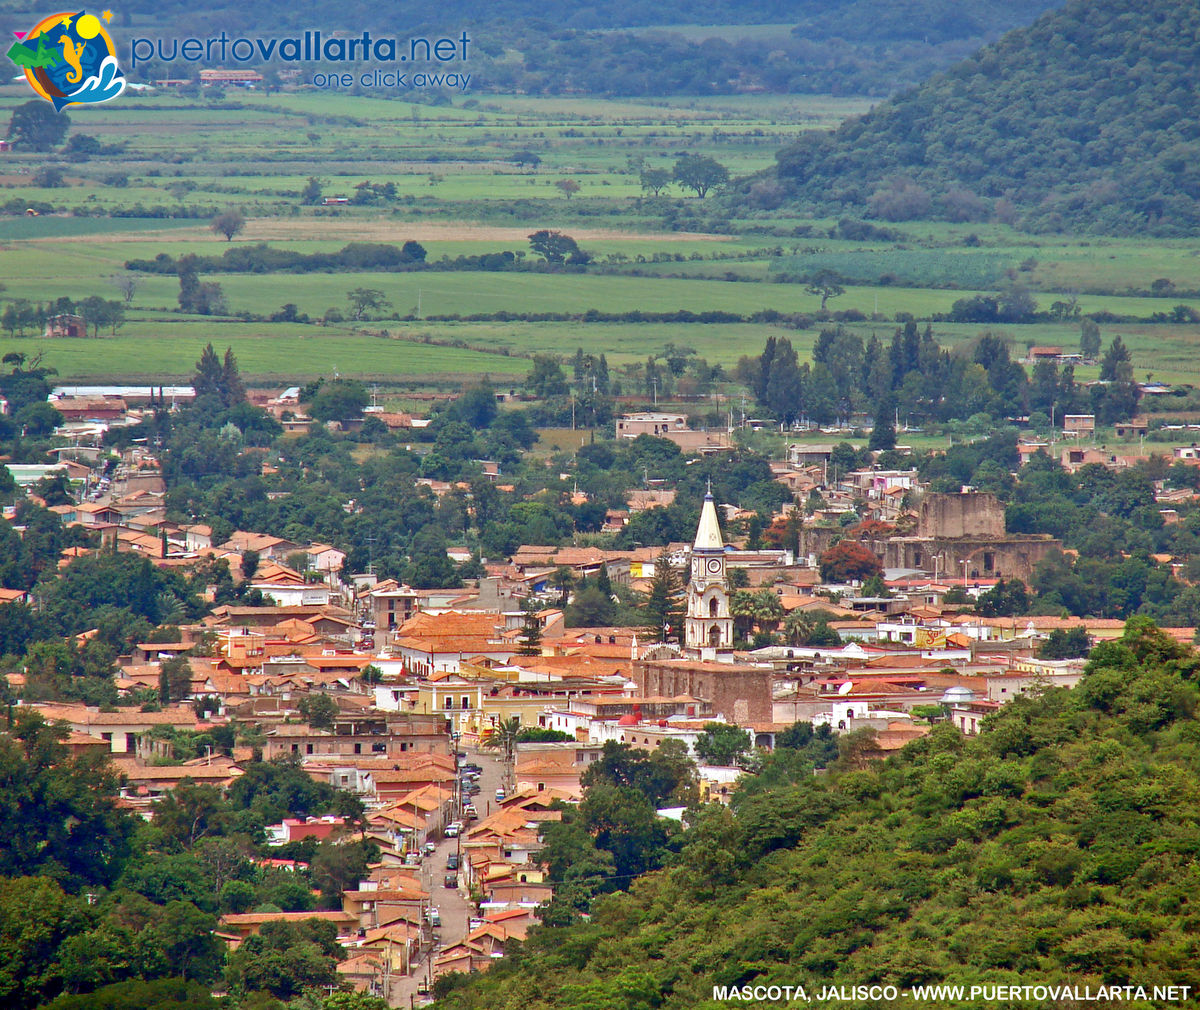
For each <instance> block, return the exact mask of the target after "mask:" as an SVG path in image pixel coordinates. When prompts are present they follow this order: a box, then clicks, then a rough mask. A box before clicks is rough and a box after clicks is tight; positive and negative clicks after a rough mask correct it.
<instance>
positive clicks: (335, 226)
mask: <svg viewBox="0 0 1200 1010" xmlns="http://www.w3.org/2000/svg"><path fill="white" fill-rule="evenodd" d="M532 230H535V229H534V226H533V225H530V226H528V227H525V228H502V227H500V226H498V225H486V224H472V223H470V222H457V221H408V222H405V221H380V220H375V221H364V220H362V219H361V218H357V219H356V218H345V219H336V218H335V219H333V220H330V219H328V218H323V219H320V220H314V219H312V218H309V219H307V220H306V219H300V220H290V219H281V218H262V219H260V220H255V221H249V222H247V224H246V230H245V231H244V232H242V234H241V235H240V236H238V241H241V242H261V241H264V240H267V239H277V240H279V239H293V240H294V239H316V238H345V239H347V240H354V239H357V240H359V241H367V242H372V241H373V242H395V241H399V240H408V239H412V240H413V241H414V242H522V243H524V242H525V241H527V240H528V238H529V233H530V231H532ZM565 230H566V231H568V232H570V235H571V237H572V238H574V239H576V240H577V241H581V242H601V241H605V240H610V239H611V240H616V241H639V242H684V241H691V242H696V241H704V242H728V241H730V236H728V235H709V234H704V233H700V232H685V231H672V232H653V233H642V232H629V231H612V230H609V229H604V228H568V229H565Z"/></svg>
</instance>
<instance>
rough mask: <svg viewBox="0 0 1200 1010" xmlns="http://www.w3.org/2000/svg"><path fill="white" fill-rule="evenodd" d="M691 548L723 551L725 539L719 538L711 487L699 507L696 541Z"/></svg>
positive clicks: (719, 531)
mask: <svg viewBox="0 0 1200 1010" xmlns="http://www.w3.org/2000/svg"><path fill="white" fill-rule="evenodd" d="M692 549H693V550H697V551H722V552H723V551H724V550H725V541H724V540H722V539H721V526H720V524H719V523H718V522H717V507H716V505H715V504H714V503H713V496H712V488H711V487H710V488H709V489H708V494H706V495H705V496H704V505H703V506H702V507H701V509H700V525H699V526H697V527H696V542H695V543H694V544H692Z"/></svg>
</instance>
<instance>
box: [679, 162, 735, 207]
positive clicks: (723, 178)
mask: <svg viewBox="0 0 1200 1010" xmlns="http://www.w3.org/2000/svg"><path fill="white" fill-rule="evenodd" d="M671 175H672V178H674V180H675V181H676V182H677V183H679V185H681V186H683V187H684V189H690V190H692V191H693V192H694V193H695V194H696V197H697V198H698V199H700V200H703V199H704V197H705V196H706V195H707V194H708V191H709V190H710V189H712V188H713V187H715V186H723V185H725V183H727V182H728V181H729V169H727V168H726V167H725V166H724V165H722V164H721V163H720V162H719V161H717V160H715V159H714V158H710V157H708V155H705V154H685V155H683V156H682V157H681V158H679V160H677V161H676V162H675V167H674V169H673V170H672V173H671Z"/></svg>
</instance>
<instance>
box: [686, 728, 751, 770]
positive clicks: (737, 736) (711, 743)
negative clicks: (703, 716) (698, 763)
mask: <svg viewBox="0 0 1200 1010" xmlns="http://www.w3.org/2000/svg"><path fill="white" fill-rule="evenodd" d="M750 746H751V741H750V733H749V732H748V731H747V730H744V729H741V728H740V727H738V726H733V725H730V724H729V723H725V722H710V723H708V724H706V725H705V727H704V732H703V733H701V734H700V736H699V737H698V738H697V740H696V754H697V755H698V756H699V758H700V760H702V761H704V762H706V763H707V764H712V765H734V764H737V763H738V761H739V759H740V758H741V757H742V756H743V755H745V754H746V752H747V751H749V750H750Z"/></svg>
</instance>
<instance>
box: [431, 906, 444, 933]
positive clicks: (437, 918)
mask: <svg viewBox="0 0 1200 1010" xmlns="http://www.w3.org/2000/svg"><path fill="white" fill-rule="evenodd" d="M441 924H442V913H441V912H439V911H438V910H437V909H436V908H431V909H430V910H429V925H431V926H432V927H433V928H434V929H437V928H438V927H439V926H441Z"/></svg>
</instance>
